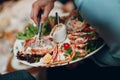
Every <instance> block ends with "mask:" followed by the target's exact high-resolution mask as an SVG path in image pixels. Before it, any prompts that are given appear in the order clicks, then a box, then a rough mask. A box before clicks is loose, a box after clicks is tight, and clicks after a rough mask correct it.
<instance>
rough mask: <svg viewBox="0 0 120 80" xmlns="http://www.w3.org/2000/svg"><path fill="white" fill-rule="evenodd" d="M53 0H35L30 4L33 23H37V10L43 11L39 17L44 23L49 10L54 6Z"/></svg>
mask: <svg viewBox="0 0 120 80" xmlns="http://www.w3.org/2000/svg"><path fill="white" fill-rule="evenodd" d="M54 1H55V0H37V1H35V2H34V3H33V5H32V11H31V14H30V16H31V19H33V21H34V22H35V24H38V14H39V11H40V10H42V11H43V15H42V17H41V22H42V23H44V22H45V21H46V19H47V17H48V15H49V13H50V11H51V10H52V9H53V7H54Z"/></svg>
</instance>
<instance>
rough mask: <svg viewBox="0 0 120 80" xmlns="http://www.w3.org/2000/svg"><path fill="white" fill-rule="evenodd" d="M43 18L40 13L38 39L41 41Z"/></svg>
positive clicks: (40, 12)
mask: <svg viewBox="0 0 120 80" xmlns="http://www.w3.org/2000/svg"><path fill="white" fill-rule="evenodd" d="M41 16H42V11H39V14H38V39H39V40H41V34H42V23H41Z"/></svg>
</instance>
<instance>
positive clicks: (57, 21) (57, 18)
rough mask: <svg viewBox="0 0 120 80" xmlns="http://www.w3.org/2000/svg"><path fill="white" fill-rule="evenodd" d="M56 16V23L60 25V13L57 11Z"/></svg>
mask: <svg viewBox="0 0 120 80" xmlns="http://www.w3.org/2000/svg"><path fill="white" fill-rule="evenodd" d="M55 16H56V19H55V24H56V25H58V24H59V22H60V21H59V15H58V13H57V12H56V14H55Z"/></svg>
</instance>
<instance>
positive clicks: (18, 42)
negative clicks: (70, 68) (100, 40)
mask: <svg viewBox="0 0 120 80" xmlns="http://www.w3.org/2000/svg"><path fill="white" fill-rule="evenodd" d="M23 42H24V40H16V41H15V44H14V47H13V52H14V56H15V57H16V55H17V52H18V51H19V50H21V49H22V44H21V43H23ZM104 45H105V44H103V45H101V46H100V47H99V48H97V49H96V50H95V51H93V52H91V53H89V54H88V55H86V56H85V57H81V58H79V59H76V60H74V61H71V62H69V63H64V64H58V65H55V66H63V65H68V64H72V63H75V62H78V61H81V60H83V59H86V58H88V57H90V56H91V55H93V54H95V53H96V52H98V51H99V50H100V49H101V48H102V47H103V46H104ZM18 61H20V62H21V63H23V64H25V65H28V66H32V67H38V66H46V65H45V64H43V63H41V62H37V63H29V62H27V61H22V60H18Z"/></svg>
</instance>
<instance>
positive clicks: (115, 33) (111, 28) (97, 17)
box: [74, 0, 120, 66]
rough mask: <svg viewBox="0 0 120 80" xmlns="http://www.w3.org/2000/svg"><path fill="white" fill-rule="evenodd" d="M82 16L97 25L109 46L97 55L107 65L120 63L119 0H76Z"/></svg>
mask: <svg viewBox="0 0 120 80" xmlns="http://www.w3.org/2000/svg"><path fill="white" fill-rule="evenodd" d="M74 1H75V4H76V6H77V8H78V10H79V12H80V14H81V16H82V17H83V18H84V20H86V21H87V22H88V23H89V24H91V25H93V26H95V27H96V29H97V31H98V32H99V34H100V36H101V37H102V38H103V39H104V40H105V42H106V44H107V46H108V47H109V48H106V49H104V50H103V51H101V52H99V54H96V55H95V57H96V59H98V61H101V63H104V64H106V65H112V66H118V65H120V61H119V60H120V8H119V7H120V6H119V5H120V3H119V0H74Z"/></svg>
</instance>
